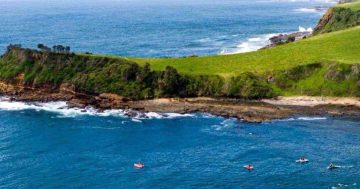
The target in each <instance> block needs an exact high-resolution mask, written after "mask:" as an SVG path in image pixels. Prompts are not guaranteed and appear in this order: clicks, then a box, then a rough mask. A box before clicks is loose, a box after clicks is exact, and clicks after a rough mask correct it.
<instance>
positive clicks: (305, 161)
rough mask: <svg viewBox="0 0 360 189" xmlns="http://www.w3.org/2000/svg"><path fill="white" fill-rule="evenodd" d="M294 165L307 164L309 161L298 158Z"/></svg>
mask: <svg viewBox="0 0 360 189" xmlns="http://www.w3.org/2000/svg"><path fill="white" fill-rule="evenodd" d="M296 163H309V159H306V158H300V159H298V160H296Z"/></svg>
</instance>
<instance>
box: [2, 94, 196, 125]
mask: <svg viewBox="0 0 360 189" xmlns="http://www.w3.org/2000/svg"><path fill="white" fill-rule="evenodd" d="M0 110H5V111H20V110H35V111H47V112H52V113H56V114H59V116H58V117H76V116H83V115H88V116H102V117H107V116H113V117H127V116H126V115H127V114H128V113H129V112H130V111H131V112H132V113H134V114H135V115H136V116H135V117H134V118H133V119H132V121H135V122H140V121H141V119H173V118H178V117H193V116H195V115H194V114H178V113H155V112H148V113H141V112H137V111H132V110H121V109H117V110H105V111H102V112H100V111H98V110H96V109H94V108H92V107H86V108H84V109H81V108H70V107H69V106H68V105H67V103H66V102H64V101H58V102H46V103H43V102H32V103H26V102H17V101H10V99H9V98H6V97H0Z"/></svg>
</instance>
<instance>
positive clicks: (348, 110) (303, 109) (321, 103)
mask: <svg viewBox="0 0 360 189" xmlns="http://www.w3.org/2000/svg"><path fill="white" fill-rule="evenodd" d="M61 89H62V90H60V91H59V92H56V93H54V92H49V91H47V92H46V91H44V90H24V91H22V92H20V93H18V92H16V91H12V92H8V93H0V94H1V95H3V97H5V96H6V97H8V98H9V101H10V102H11V101H12V102H30V103H33V102H34V103H35V102H45V103H46V102H58V101H64V102H66V104H67V108H79V109H83V110H85V108H88V107H91V108H94V109H95V111H96V112H99V113H101V112H104V111H106V110H122V111H123V112H124V115H125V116H128V117H131V118H135V117H144V118H146V115H145V114H146V113H150V112H155V113H159V114H166V113H178V114H192V113H209V114H211V115H214V116H221V117H225V118H236V119H238V120H242V121H245V122H249V123H262V122H269V121H272V120H278V119H286V118H291V117H294V116H296V115H303V116H358V115H360V99H359V98H352V97H310V96H293V97H277V98H274V99H261V100H243V99H233V98H208V97H196V98H158V99H150V100H139V101H131V100H128V99H126V98H124V97H121V96H119V95H116V94H110V93H106V94H100V95H88V94H82V93H75V92H73V91H69V90H66V88H61ZM25 91H26V92H25Z"/></svg>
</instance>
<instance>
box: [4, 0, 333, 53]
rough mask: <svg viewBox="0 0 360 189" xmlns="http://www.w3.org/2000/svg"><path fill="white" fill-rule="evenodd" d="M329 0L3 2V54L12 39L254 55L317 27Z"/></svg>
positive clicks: (121, 49)
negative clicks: (283, 37)
mask: <svg viewBox="0 0 360 189" xmlns="http://www.w3.org/2000/svg"><path fill="white" fill-rule="evenodd" d="M332 5H334V1H330V0H252V1H248V0H196V1H190V0H147V1H145V0H101V1H100V0H61V1H55V0H0V52H4V51H5V49H6V46H7V45H8V44H10V43H20V44H22V45H23V46H24V47H31V48H35V47H36V46H37V44H39V43H43V44H46V45H48V46H53V45H56V44H62V45H66V46H71V47H72V49H73V50H74V51H76V52H93V53H101V54H111V55H121V56H132V57H181V56H190V55H213V54H231V53H240V52H248V51H253V50H256V49H259V48H261V47H263V46H265V45H267V44H268V43H269V41H268V39H269V37H271V36H273V35H276V34H280V33H288V32H295V31H298V30H299V27H303V28H313V27H314V26H315V25H316V24H317V22H318V20H319V18H320V17H321V16H322V14H323V13H324V10H322V11H317V10H316V9H314V7H316V6H318V7H323V8H324V7H329V6H332Z"/></svg>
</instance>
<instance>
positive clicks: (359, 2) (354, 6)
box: [338, 0, 360, 11]
mask: <svg viewBox="0 0 360 189" xmlns="http://www.w3.org/2000/svg"><path fill="white" fill-rule="evenodd" d="M338 7H343V8H350V9H351V10H353V11H357V10H360V0H356V1H354V2H352V3H344V4H340V5H338Z"/></svg>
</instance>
